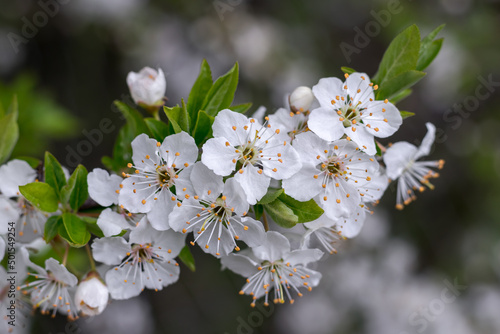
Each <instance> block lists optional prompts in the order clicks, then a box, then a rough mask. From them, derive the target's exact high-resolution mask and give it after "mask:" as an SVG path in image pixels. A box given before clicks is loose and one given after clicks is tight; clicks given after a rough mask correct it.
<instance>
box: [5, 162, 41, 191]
mask: <svg viewBox="0 0 500 334" xmlns="http://www.w3.org/2000/svg"><path fill="white" fill-rule="evenodd" d="M36 176H37V173H36V171H35V170H34V169H33V168H31V166H30V165H29V164H28V163H27V162H26V161H23V160H11V161H9V162H8V163H6V164H5V165H3V166H0V191H1V192H2V194H4V195H5V196H7V197H17V196H19V195H20V193H19V186H24V185H25V184H28V183H30V182H34V181H35V179H36Z"/></svg>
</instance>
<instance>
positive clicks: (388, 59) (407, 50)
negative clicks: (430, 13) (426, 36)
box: [372, 25, 420, 87]
mask: <svg viewBox="0 0 500 334" xmlns="http://www.w3.org/2000/svg"><path fill="white" fill-rule="evenodd" d="M419 51H420V32H419V31H418V28H417V26H416V25H412V26H410V27H408V28H407V29H405V30H404V31H403V32H401V33H400V34H399V35H397V36H396V37H395V38H394V40H393V41H392V42H391V44H390V45H389V47H388V48H387V50H386V51H385V53H384V56H383V58H382V61H381V62H380V66H379V68H378V71H377V74H376V75H375V76H374V77H373V78H372V80H373V82H374V83H375V84H378V85H379V86H381V87H382V86H383V85H384V84H385V82H386V81H387V80H389V79H392V78H394V77H395V76H397V75H399V74H401V73H404V72H407V71H410V70H414V69H415V68H416V66H417V61H418V54H419Z"/></svg>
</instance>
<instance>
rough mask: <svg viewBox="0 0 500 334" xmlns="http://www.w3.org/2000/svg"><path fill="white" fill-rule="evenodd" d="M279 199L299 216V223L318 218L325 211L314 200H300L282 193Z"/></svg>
mask: <svg viewBox="0 0 500 334" xmlns="http://www.w3.org/2000/svg"><path fill="white" fill-rule="evenodd" d="M279 199H280V200H281V201H282V202H283V203H284V204H285V205H286V206H288V207H289V208H290V209H292V211H293V213H294V214H295V215H296V216H297V217H298V221H297V223H299V224H303V223H307V222H310V221H313V220H316V219H318V218H319V217H321V215H322V214H323V213H324V211H323V209H322V208H320V207H319V206H318V204H316V202H315V201H314V200H312V199H311V200H309V201H307V202H300V201H297V200H296V199H294V198H292V197H290V196H288V195H287V194H285V193H282V194H281V195H280V196H279Z"/></svg>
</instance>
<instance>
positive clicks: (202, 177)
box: [190, 162, 224, 201]
mask: <svg viewBox="0 0 500 334" xmlns="http://www.w3.org/2000/svg"><path fill="white" fill-rule="evenodd" d="M190 178H191V182H192V183H193V188H194V192H195V194H196V195H198V196H200V198H201V199H205V200H208V201H215V199H217V197H218V196H219V195H220V194H221V193H222V190H223V189H224V183H223V182H222V176H220V175H217V174H215V173H214V172H212V171H211V170H210V169H209V168H208V167H207V166H205V165H204V164H203V163H201V162H197V163H195V164H194V167H193V171H192V173H191V177H190Z"/></svg>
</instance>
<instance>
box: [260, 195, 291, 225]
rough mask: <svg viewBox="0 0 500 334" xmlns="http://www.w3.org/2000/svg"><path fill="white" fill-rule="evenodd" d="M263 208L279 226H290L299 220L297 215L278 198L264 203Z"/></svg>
mask: <svg viewBox="0 0 500 334" xmlns="http://www.w3.org/2000/svg"><path fill="white" fill-rule="evenodd" d="M264 210H265V212H267V213H268V214H269V216H270V217H271V218H272V219H273V220H274V222H275V223H276V224H278V225H279V226H281V227H284V228H292V227H294V226H295V225H297V223H298V222H299V217H297V215H296V214H295V213H294V212H293V210H292V209H290V208H289V207H288V206H287V205H286V204H285V203H283V202H282V201H281V200H280V199H279V198H277V199H276V200H274V201H273V202H271V203H269V204H265V205H264Z"/></svg>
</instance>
